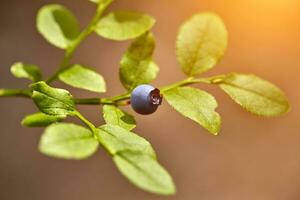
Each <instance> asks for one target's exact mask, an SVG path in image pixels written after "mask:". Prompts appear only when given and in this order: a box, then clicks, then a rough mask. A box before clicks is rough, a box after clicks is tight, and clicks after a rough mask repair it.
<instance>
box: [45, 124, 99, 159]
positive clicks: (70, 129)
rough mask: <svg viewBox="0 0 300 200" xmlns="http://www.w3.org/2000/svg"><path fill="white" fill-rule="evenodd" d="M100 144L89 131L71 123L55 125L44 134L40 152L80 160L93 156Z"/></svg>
mask: <svg viewBox="0 0 300 200" xmlns="http://www.w3.org/2000/svg"><path fill="white" fill-rule="evenodd" d="M98 146H99V143H98V141H97V140H96V139H95V138H94V137H93V134H92V132H90V131H89V130H88V129H86V128H84V127H82V126H78V125H75V124H69V123H59V124H53V125H51V126H49V127H48V128H46V130H45V132H44V133H43V135H42V137H41V140H40V144H39V150H40V152H42V153H44V154H46V155H48V156H53V157H57V158H64V159H75V160H80V159H84V158H87V157H89V156H91V155H92V154H93V153H94V152H95V151H96V150H97V148H98Z"/></svg>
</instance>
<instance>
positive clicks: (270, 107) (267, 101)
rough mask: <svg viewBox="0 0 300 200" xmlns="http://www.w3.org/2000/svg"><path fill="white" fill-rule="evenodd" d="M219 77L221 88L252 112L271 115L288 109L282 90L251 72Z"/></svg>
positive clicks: (282, 112)
mask: <svg viewBox="0 0 300 200" xmlns="http://www.w3.org/2000/svg"><path fill="white" fill-rule="evenodd" d="M221 79H222V80H221ZM221 79H220V81H219V82H218V84H219V85H220V87H221V89H222V90H224V91H225V92H226V93H227V94H228V95H229V96H230V97H231V98H232V99H233V100H234V101H235V102H236V103H238V104H239V105H241V106H242V107H243V108H245V109H246V110H247V111H249V112H251V113H253V114H256V115H260V116H266V117H271V116H278V115H281V114H284V113H286V112H288V110H289V107H290V106H289V102H288V99H287V98H286V96H285V95H284V94H283V92H282V91H281V90H280V89H279V88H278V87H276V86H275V85H273V84H272V83H270V82H268V81H266V80H263V79H261V78H259V77H257V76H255V75H252V74H236V73H232V74H229V75H225V76H224V77H223V78H221Z"/></svg>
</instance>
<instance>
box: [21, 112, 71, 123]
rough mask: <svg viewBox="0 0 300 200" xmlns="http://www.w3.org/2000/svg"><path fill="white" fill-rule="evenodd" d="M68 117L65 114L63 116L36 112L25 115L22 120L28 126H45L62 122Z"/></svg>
mask: <svg viewBox="0 0 300 200" xmlns="http://www.w3.org/2000/svg"><path fill="white" fill-rule="evenodd" d="M65 118H66V116H65V115H63V116H54V115H46V114H44V113H40V112H38V113H34V114H30V115H27V116H25V118H24V119H23V120H22V122H21V123H22V125H23V126H27V127H44V126H48V125H50V124H53V123H55V122H60V121H62V120H64V119H65Z"/></svg>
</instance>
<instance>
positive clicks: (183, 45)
mask: <svg viewBox="0 0 300 200" xmlns="http://www.w3.org/2000/svg"><path fill="white" fill-rule="evenodd" d="M226 47H227V31H226V27H225V25H224V23H223V22H222V20H221V19H220V18H219V17H218V16H217V15H215V14H213V13H200V14H196V15H194V16H193V17H191V18H190V19H189V20H187V21H186V22H185V23H184V24H183V25H182V26H181V27H180V30H179V33H178V36H177V44H176V53H177V59H178V62H179V63H180V65H181V67H182V70H183V71H184V73H185V74H186V75H188V76H194V75H197V74H200V73H202V72H205V71H208V70H209V69H211V68H213V67H214V66H215V65H216V64H217V63H218V61H219V60H220V59H221V57H222V56H223V54H224V52H225V49H226Z"/></svg>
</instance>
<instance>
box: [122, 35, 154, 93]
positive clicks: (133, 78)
mask: <svg viewBox="0 0 300 200" xmlns="http://www.w3.org/2000/svg"><path fill="white" fill-rule="evenodd" d="M154 48H155V41H154V37H153V35H152V33H150V32H147V33H145V34H144V35H142V36H141V37H139V38H138V39H137V40H136V41H134V42H133V43H132V44H131V45H130V47H129V48H128V50H127V51H126V53H125V54H124V56H123V57H122V60H121V62H120V71H119V75H120V80H121V82H122V84H123V86H124V87H125V88H126V89H128V90H129V91H130V90H132V89H134V88H135V87H136V86H138V85H141V84H146V83H150V82H151V81H152V80H154V79H155V78H156V76H157V74H158V72H159V67H158V66H157V65H156V64H155V62H154V61H153V59H152V54H153V51H154Z"/></svg>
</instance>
